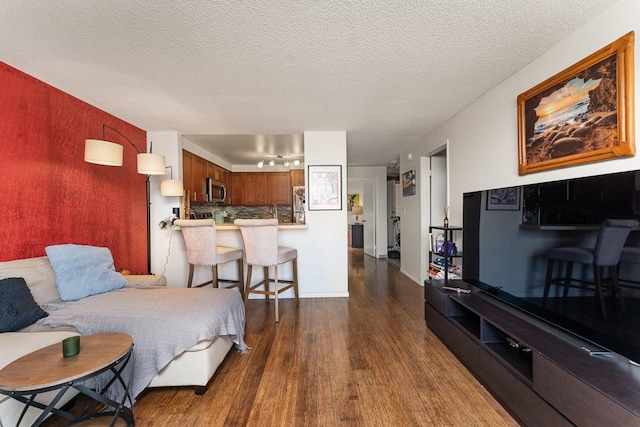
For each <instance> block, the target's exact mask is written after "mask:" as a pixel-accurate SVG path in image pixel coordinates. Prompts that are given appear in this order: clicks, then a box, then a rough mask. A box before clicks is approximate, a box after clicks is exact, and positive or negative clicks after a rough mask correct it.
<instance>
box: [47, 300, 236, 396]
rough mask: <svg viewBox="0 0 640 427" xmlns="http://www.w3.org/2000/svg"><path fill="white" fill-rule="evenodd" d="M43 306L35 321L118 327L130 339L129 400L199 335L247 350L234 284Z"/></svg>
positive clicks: (93, 328)
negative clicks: (220, 338) (41, 315)
mask: <svg viewBox="0 0 640 427" xmlns="http://www.w3.org/2000/svg"><path fill="white" fill-rule="evenodd" d="M44 309H45V311H47V312H48V313H49V316H48V317H45V318H43V319H40V320H39V322H41V323H44V324H46V325H49V326H52V327H55V326H63V325H70V326H73V327H74V328H76V329H77V330H78V331H79V332H80V333H81V334H82V335H89V334H98V333H104V332H121V333H125V334H128V335H130V336H131V337H132V338H133V343H134V346H133V359H132V360H133V367H134V375H133V382H132V385H131V390H130V392H131V396H132V398H133V399H134V401H135V398H136V396H138V394H140V393H141V392H142V390H144V389H145V387H146V386H147V385H148V384H149V382H151V380H152V379H153V378H154V377H155V376H156V374H157V373H158V371H160V370H161V369H162V368H163V367H164V366H165V365H167V364H168V363H169V362H170V361H171V360H173V359H174V358H175V357H176V356H178V355H179V354H181V353H183V352H184V351H185V350H187V349H189V348H191V347H193V346H194V345H196V344H197V343H198V342H200V341H202V340H213V339H215V338H217V337H218V336H221V335H229V336H230V338H231V340H232V341H233V342H234V343H235V344H236V347H237V349H238V350H239V351H241V352H245V351H247V345H246V344H245V343H244V321H245V317H244V304H243V302H242V297H241V296H240V293H239V292H238V291H237V290H235V289H213V288H191V289H187V288H153V289H148V288H145V289H137V288H123V289H117V290H114V291H110V292H107V293H104V294H99V295H93V296H89V297H86V298H82V299H80V300H77V301H68V302H64V301H56V302H52V303H49V304H47V305H46V306H45V307H44ZM81 351H82V350H81ZM100 382H102V381H100ZM109 394H110V395H111V393H109ZM110 397H119V396H113V395H112V396H110Z"/></svg>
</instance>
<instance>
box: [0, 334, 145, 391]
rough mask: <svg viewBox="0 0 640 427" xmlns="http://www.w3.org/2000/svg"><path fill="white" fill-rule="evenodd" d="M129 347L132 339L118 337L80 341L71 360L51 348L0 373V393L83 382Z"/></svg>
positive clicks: (58, 346)
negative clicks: (76, 381) (83, 379)
mask: <svg viewBox="0 0 640 427" xmlns="http://www.w3.org/2000/svg"><path fill="white" fill-rule="evenodd" d="M132 347H133V339H132V338H131V337H130V336H129V335H127V334H120V333H107V334H95V335H86V336H83V337H80V353H78V354H77V355H75V356H71V357H63V356H62V342H59V343H57V344H52V345H50V346H48V347H44V348H41V349H39V350H36V351H34V352H33V353H29V354H27V355H25V356H23V357H21V358H19V359H17V360H14V361H13V362H11V363H10V364H8V365H7V366H5V367H4V368H3V369H1V370H0V391H2V392H26V391H35V390H40V389H43V388H47V387H54V386H57V385H60V384H64V383H67V382H70V381H74V380H77V379H79V378H84V377H86V376H87V375H90V374H91V373H94V372H96V371H99V370H101V369H103V368H106V367H108V366H110V365H112V364H113V363H114V362H116V361H117V360H118V359H119V358H121V357H122V356H124V355H125V354H127V353H128V352H129V351H130V350H131V348H132ZM5 394H7V393H5Z"/></svg>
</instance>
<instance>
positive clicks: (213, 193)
mask: <svg viewBox="0 0 640 427" xmlns="http://www.w3.org/2000/svg"><path fill="white" fill-rule="evenodd" d="M206 182H207V202H218V203H223V202H224V200H225V199H226V198H227V189H226V188H225V186H224V184H223V183H221V182H220V181H216V180H214V179H211V178H207V181H206Z"/></svg>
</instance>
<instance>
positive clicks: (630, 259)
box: [620, 247, 640, 264]
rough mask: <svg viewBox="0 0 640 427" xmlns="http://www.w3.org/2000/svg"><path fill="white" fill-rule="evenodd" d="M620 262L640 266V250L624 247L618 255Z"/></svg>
mask: <svg viewBox="0 0 640 427" xmlns="http://www.w3.org/2000/svg"><path fill="white" fill-rule="evenodd" d="M620 262H627V263H631V264H640V248H635V247H625V248H623V249H622V252H621V253H620Z"/></svg>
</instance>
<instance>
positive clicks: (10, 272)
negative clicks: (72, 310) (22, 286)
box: [0, 256, 60, 305]
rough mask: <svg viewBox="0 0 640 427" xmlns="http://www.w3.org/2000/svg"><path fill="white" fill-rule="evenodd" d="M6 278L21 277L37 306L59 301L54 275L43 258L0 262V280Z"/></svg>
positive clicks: (49, 265)
mask: <svg viewBox="0 0 640 427" xmlns="http://www.w3.org/2000/svg"><path fill="white" fill-rule="evenodd" d="M7 277H23V278H24V280H25V282H27V285H28V286H29V290H30V291H31V295H33V299H35V300H36V302H37V303H38V304H39V305H43V304H46V303H48V302H51V301H55V300H58V299H60V294H59V293H58V288H57V287H56V275H55V273H54V272H53V268H51V264H50V263H49V259H48V258H47V257H45V256H43V257H38V258H27V259H19V260H15V261H5V262H0V279H5V278H7Z"/></svg>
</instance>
